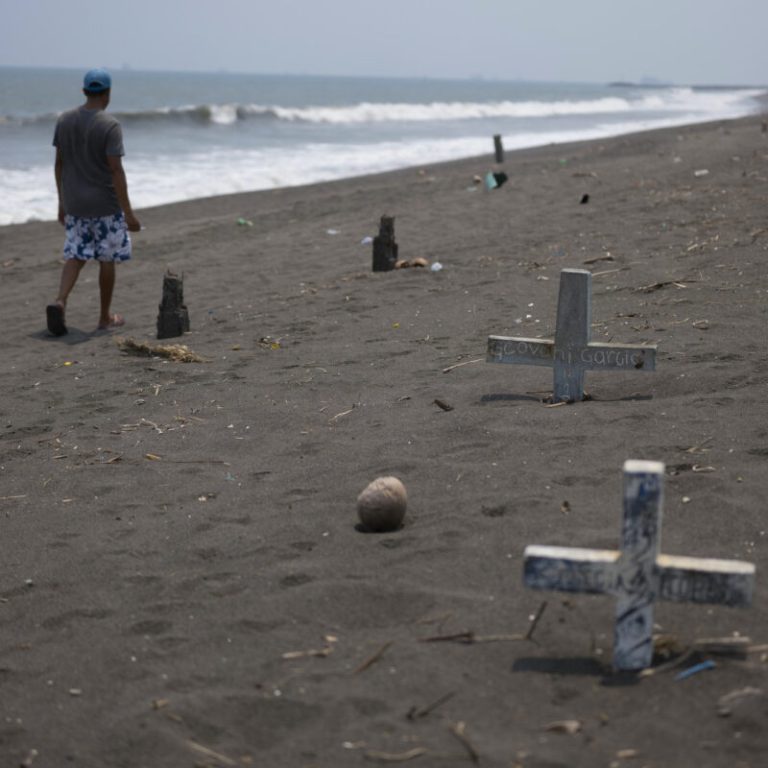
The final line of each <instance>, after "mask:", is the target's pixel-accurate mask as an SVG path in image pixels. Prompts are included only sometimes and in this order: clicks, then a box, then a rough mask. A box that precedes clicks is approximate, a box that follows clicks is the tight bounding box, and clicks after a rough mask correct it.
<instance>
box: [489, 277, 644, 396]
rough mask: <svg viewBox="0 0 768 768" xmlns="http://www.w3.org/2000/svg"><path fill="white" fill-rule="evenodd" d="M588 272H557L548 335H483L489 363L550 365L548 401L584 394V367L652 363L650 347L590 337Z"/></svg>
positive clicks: (621, 367)
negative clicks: (551, 334) (553, 322)
mask: <svg viewBox="0 0 768 768" xmlns="http://www.w3.org/2000/svg"><path fill="white" fill-rule="evenodd" d="M591 322H592V274H591V273H590V272H587V270H585V269H564V270H563V271H562V272H561V273H560V295H559V297H558V300H557V325H556V330H555V338H554V340H549V339H524V338H514V337H511V336H489V337H488V354H487V357H486V361H487V362H489V363H513V364H522V365H547V366H549V367H553V368H554V380H555V383H554V392H553V398H552V399H553V402H555V403H558V402H561V401H571V400H583V399H584V371H586V370H638V371H652V370H654V369H655V367H656V347H655V346H643V345H640V344H600V343H597V342H592V341H590V340H589V339H590V325H591Z"/></svg>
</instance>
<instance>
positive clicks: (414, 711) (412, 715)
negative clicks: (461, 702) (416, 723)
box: [406, 691, 456, 720]
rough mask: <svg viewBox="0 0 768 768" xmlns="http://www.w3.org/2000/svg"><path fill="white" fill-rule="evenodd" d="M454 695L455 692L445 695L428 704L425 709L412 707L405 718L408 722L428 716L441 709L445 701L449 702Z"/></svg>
mask: <svg viewBox="0 0 768 768" xmlns="http://www.w3.org/2000/svg"><path fill="white" fill-rule="evenodd" d="M455 695H456V691H451V692H450V693H446V694H445V696H441V697H440V698H439V699H437V700H436V701H433V702H432V703H431V704H428V705H427V706H426V707H416V706H413V707H411V708H410V709H409V710H408V714H407V715H406V717H407V718H408V719H409V720H416V718H419V717H426V716H427V715H428V714H430V712H434V711H435V710H436V709H437V708H438V707H442V706H443V704H445V702H446V701H450V700H451V699H452V698H453V697H454V696H455Z"/></svg>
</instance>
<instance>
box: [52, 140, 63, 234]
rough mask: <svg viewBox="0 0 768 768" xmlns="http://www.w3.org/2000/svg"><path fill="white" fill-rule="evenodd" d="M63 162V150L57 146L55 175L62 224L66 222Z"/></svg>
mask: <svg viewBox="0 0 768 768" xmlns="http://www.w3.org/2000/svg"><path fill="white" fill-rule="evenodd" d="M62 167H63V162H62V159H61V150H60V149H59V148H58V147H56V161H55V162H54V164H53V175H54V176H55V177H56V193H57V194H58V196H59V215H58V219H59V222H60V223H61V224H63V223H64V203H63V202H62V199H61V177H62Z"/></svg>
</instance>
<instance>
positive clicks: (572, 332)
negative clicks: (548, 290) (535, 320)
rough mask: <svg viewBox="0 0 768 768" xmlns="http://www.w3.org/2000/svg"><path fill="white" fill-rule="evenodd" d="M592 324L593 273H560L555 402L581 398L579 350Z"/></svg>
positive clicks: (581, 382)
mask: <svg viewBox="0 0 768 768" xmlns="http://www.w3.org/2000/svg"><path fill="white" fill-rule="evenodd" d="M591 324H592V274H591V273H590V272H588V271H587V270H585V269H564V270H563V271H562V272H561V273H560V293H559V295H558V300H557V328H556V331H555V352H554V369H555V371H554V374H555V375H554V393H553V400H554V402H556V403H557V402H560V401H562V400H565V401H571V400H582V399H583V398H584V367H583V366H582V365H580V364H579V363H580V359H579V358H580V355H581V350H582V349H584V348H585V347H586V346H587V345H588V344H589V337H590V327H591Z"/></svg>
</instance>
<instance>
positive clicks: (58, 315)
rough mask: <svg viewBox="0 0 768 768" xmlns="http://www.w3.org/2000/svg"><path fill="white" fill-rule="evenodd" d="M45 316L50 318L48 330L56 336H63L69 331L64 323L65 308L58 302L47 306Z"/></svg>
mask: <svg viewBox="0 0 768 768" xmlns="http://www.w3.org/2000/svg"><path fill="white" fill-rule="evenodd" d="M45 316H46V319H47V320H48V332H49V333H51V334H53V335H54V336H63V335H64V334H65V333H66V332H67V326H66V325H65V324H64V310H63V309H62V308H61V307H60V306H59V305H58V304H49V305H48V306H47V307H46V308H45Z"/></svg>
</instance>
